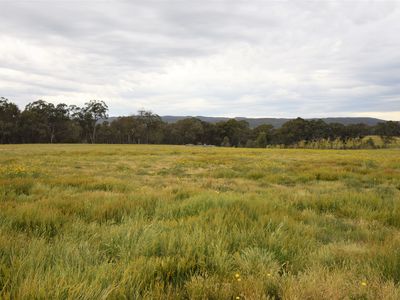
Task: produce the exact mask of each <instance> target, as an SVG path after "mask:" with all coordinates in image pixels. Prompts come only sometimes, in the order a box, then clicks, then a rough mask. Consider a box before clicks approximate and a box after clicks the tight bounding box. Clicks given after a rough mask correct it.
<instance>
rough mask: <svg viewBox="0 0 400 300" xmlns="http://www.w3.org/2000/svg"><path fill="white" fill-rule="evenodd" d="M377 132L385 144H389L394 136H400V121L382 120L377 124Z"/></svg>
mask: <svg viewBox="0 0 400 300" xmlns="http://www.w3.org/2000/svg"><path fill="white" fill-rule="evenodd" d="M375 134H377V135H379V136H380V137H381V139H382V141H383V143H384V144H385V145H387V144H389V143H390V142H391V141H392V140H393V137H395V136H400V122H394V121H388V122H384V123H383V122H381V123H378V124H377V125H376V126H375Z"/></svg>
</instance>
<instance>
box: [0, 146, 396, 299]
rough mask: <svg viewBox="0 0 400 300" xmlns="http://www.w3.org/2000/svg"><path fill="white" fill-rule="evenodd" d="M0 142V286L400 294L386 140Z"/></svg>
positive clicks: (223, 295)
mask: <svg viewBox="0 0 400 300" xmlns="http://www.w3.org/2000/svg"><path fill="white" fill-rule="evenodd" d="M0 150H1V151H0V297H2V298H5V299H32V298H36V299H42V298H43V299H377V298H381V299H399V298H400V254H399V253H400V252H399V250H398V249H400V221H399V220H400V156H399V153H398V151H397V150H395V149H384V150H354V151H340V150H338V151H336V150H306V149H303V150H295V149H229V148H228V149H227V148H200V147H179V146H140V145H135V146H119V145H113V146H104V145H52V146H50V145H35V146H31V145H19V146H12V145H8V146H1V149H0ZM237 297H238V298H237Z"/></svg>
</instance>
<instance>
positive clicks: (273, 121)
mask: <svg viewBox="0 0 400 300" xmlns="http://www.w3.org/2000/svg"><path fill="white" fill-rule="evenodd" d="M161 118H162V120H163V121H164V122H167V123H175V122H176V121H179V120H182V119H185V118H190V116H162V117H161ZM195 118H198V119H200V120H202V121H205V122H209V123H217V122H220V121H227V120H229V119H231V118H226V117H203V116H196V117H195ZM234 119H236V120H238V121H241V120H244V121H246V122H248V123H249V125H250V127H252V128H254V127H257V126H259V125H262V124H270V125H272V126H274V127H276V128H278V127H281V126H282V125H283V124H284V123H286V122H287V121H290V120H293V119H286V118H244V117H236V118H234ZM309 120H310V119H309ZM314 120H317V118H315V119H314ZM321 120H323V121H324V122H326V123H341V124H344V125H349V124H359V123H362V124H367V125H370V126H373V125H376V124H378V123H379V122H385V121H384V120H381V119H375V118H321Z"/></svg>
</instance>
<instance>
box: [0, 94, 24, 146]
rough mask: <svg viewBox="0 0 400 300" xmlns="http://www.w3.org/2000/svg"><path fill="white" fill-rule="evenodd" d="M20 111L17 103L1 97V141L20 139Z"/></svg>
mask: <svg viewBox="0 0 400 300" xmlns="http://www.w3.org/2000/svg"><path fill="white" fill-rule="evenodd" d="M19 116H20V111H19V108H18V106H17V105H16V104H14V103H12V102H9V100H8V99H6V98H4V97H0V142H1V144H5V143H15V142H17V141H18V131H17V129H18V121H19Z"/></svg>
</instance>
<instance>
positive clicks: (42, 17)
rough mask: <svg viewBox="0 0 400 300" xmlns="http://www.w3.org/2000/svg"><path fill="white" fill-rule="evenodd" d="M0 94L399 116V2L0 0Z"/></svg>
mask: <svg viewBox="0 0 400 300" xmlns="http://www.w3.org/2000/svg"><path fill="white" fill-rule="evenodd" d="M0 96H2V97H6V98H8V99H9V100H11V101H13V102H15V103H17V104H18V105H19V106H20V107H21V108H23V107H24V106H25V105H26V104H27V103H29V102H32V101H35V100H38V99H43V100H45V101H48V102H52V103H59V102H63V103H67V104H76V105H83V103H85V102H87V101H88V100H92V99H99V100H104V101H105V102H106V103H107V104H108V106H109V109H110V112H109V114H110V115H112V116H118V115H131V114H134V113H136V112H137V110H139V109H146V110H151V111H153V112H154V113H157V114H159V115H192V116H198V115H202V116H227V117H235V116H244V117H303V118H310V117H340V116H342V117H344V116H346V117H354V116H363V117H365V116H368V117H377V118H382V119H386V120H400V1H366V0H364V1H362V0H358V1H345V0H343V1H323V0H322V1H267V0H212V1H210V0H173V1H166V0H157V1H153V0H142V1H135V0H131V1H118V0H112V1H107V0H101V1H99V0H86V1H79V0H69V1H66V0H63V1H61V0H0Z"/></svg>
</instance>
